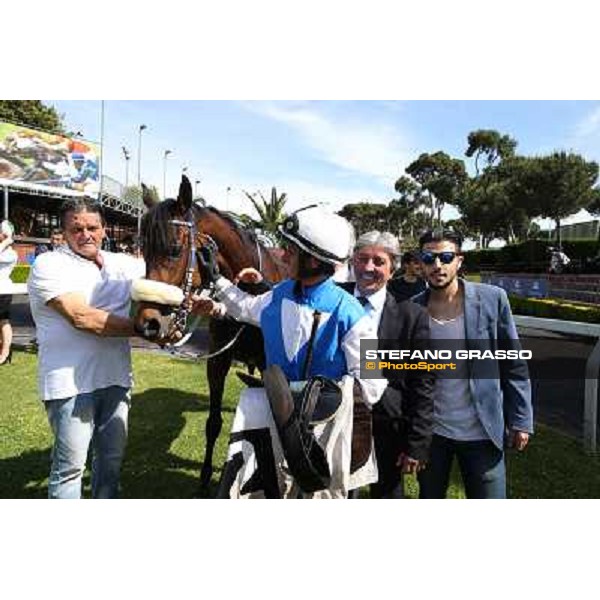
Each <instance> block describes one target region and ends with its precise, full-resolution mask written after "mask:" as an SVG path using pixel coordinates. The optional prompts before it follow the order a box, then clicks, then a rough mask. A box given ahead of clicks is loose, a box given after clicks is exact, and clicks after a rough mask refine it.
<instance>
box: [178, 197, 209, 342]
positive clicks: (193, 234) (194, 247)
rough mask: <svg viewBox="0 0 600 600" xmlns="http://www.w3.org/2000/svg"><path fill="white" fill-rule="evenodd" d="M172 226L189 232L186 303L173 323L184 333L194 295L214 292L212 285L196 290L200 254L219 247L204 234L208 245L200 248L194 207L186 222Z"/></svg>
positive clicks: (179, 221) (201, 285)
mask: <svg viewBox="0 0 600 600" xmlns="http://www.w3.org/2000/svg"><path fill="white" fill-rule="evenodd" d="M168 223H169V224H170V225H175V226H177V227H186V228H187V229H188V230H189V240H190V243H189V251H188V259H187V267H186V270H185V275H184V278H183V282H182V284H180V286H179V287H180V288H181V291H182V292H183V297H184V301H183V302H182V303H181V306H179V308H178V309H177V310H176V311H175V315H174V318H173V323H174V325H175V327H176V329H177V330H179V331H181V332H184V331H185V328H186V325H187V320H188V318H189V316H190V313H191V306H190V303H189V302H188V300H189V299H190V298H191V296H192V294H193V293H194V292H196V291H199V290H203V289H204V290H206V289H207V290H209V297H210V292H211V291H212V284H210V285H206V284H205V283H201V284H200V287H199V288H194V284H193V280H194V271H195V270H196V268H197V266H198V262H199V261H198V252H199V250H200V249H201V248H203V247H205V246H207V247H209V248H210V249H211V251H214V252H216V251H218V246H217V243H216V242H215V240H214V239H213V238H212V237H211V236H210V235H208V234H206V233H205V234H203V236H204V237H205V238H206V240H207V241H206V243H204V244H202V245H201V246H200V247H198V244H197V241H196V240H197V237H198V228H197V227H196V220H195V219H194V206H193V205H192V206H190V208H189V209H188V211H187V213H186V215H185V220H183V221H182V220H179V219H170V220H169V221H168Z"/></svg>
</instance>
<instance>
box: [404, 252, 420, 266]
mask: <svg viewBox="0 0 600 600" xmlns="http://www.w3.org/2000/svg"><path fill="white" fill-rule="evenodd" d="M409 262H419V252H418V251H417V250H408V251H407V252H405V253H404V254H403V255H402V264H405V263H409Z"/></svg>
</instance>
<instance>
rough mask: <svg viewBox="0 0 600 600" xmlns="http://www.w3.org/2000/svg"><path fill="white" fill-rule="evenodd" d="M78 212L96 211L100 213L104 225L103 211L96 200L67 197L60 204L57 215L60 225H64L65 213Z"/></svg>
mask: <svg viewBox="0 0 600 600" xmlns="http://www.w3.org/2000/svg"><path fill="white" fill-rule="evenodd" d="M70 212H73V213H80V212H89V213H97V214H99V215H100V220H101V221H102V224H103V225H104V211H103V210H102V206H101V204H100V203H99V202H98V201H97V200H93V199H92V198H86V197H83V198H67V199H66V200H65V201H64V202H63V203H62V204H61V206H60V210H59V217H60V224H61V226H62V227H64V226H65V221H66V216H67V213H70Z"/></svg>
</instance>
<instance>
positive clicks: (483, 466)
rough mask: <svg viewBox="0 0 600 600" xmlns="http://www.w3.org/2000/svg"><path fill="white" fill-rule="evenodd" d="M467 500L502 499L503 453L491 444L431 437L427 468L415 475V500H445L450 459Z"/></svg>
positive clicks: (503, 491) (504, 486) (504, 479)
mask: <svg viewBox="0 0 600 600" xmlns="http://www.w3.org/2000/svg"><path fill="white" fill-rule="evenodd" d="M455 455H456V458H457V459H458V466H459V468H460V472H461V475H462V480H463V483H464V486H465V492H466V494H467V498H480V499H481V498H506V469H505V466H504V452H503V451H502V450H499V449H498V448H497V447H496V446H495V445H494V444H493V443H492V442H491V441H489V440H481V441H475V442H460V441H457V440H451V439H449V438H445V437H443V436H441V435H435V434H434V436H433V439H432V441H431V451H430V456H429V461H428V462H427V467H426V468H425V469H424V470H423V471H421V472H420V473H419V477H418V479H419V498H428V499H429V498H445V497H446V492H447V491H448V484H449V482H450V470H451V468H452V460H453V459H454V456H455Z"/></svg>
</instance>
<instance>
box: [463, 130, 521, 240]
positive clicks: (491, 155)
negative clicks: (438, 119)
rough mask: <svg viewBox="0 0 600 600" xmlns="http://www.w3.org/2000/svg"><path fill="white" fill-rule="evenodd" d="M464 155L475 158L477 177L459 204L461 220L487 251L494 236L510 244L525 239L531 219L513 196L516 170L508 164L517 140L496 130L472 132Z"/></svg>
mask: <svg viewBox="0 0 600 600" xmlns="http://www.w3.org/2000/svg"><path fill="white" fill-rule="evenodd" d="M467 141H468V147H467V149H466V151H465V156H467V157H469V158H473V157H474V158H475V165H474V166H475V176H474V177H472V178H470V179H469V181H468V183H467V185H465V187H464V189H463V195H462V196H461V198H460V201H459V202H458V206H459V208H460V211H461V213H462V218H463V220H464V222H465V224H466V225H467V227H468V228H469V230H470V231H471V235H473V236H475V237H479V238H480V241H481V245H482V247H483V248H486V247H487V246H488V244H489V242H490V241H491V240H492V239H494V238H495V237H502V238H504V239H506V240H507V241H508V242H509V243H510V242H516V241H517V240H519V239H522V238H524V237H526V235H527V231H528V230H529V228H530V224H531V222H530V219H529V217H528V216H527V213H526V211H525V210H524V208H523V207H522V206H520V204H519V202H518V198H519V196H518V194H516V195H515V194H514V193H512V192H513V191H514V186H513V187H511V185H510V180H511V177H513V176H514V174H515V173H516V171H511V170H510V169H509V168H507V165H510V164H511V161H514V160H515V149H516V147H517V141H516V140H514V139H513V138H511V137H510V136H508V135H502V134H501V133H499V132H498V131H495V130H493V129H478V130H476V131H472V132H471V133H469V135H468V138H467Z"/></svg>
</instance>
